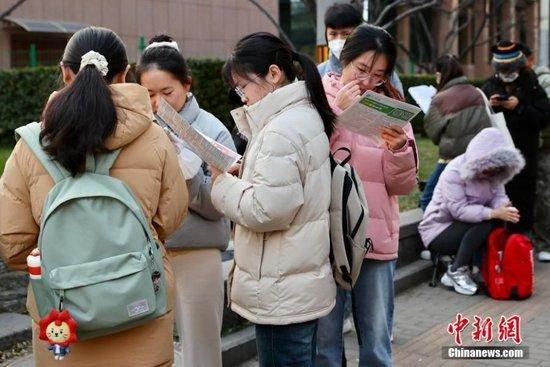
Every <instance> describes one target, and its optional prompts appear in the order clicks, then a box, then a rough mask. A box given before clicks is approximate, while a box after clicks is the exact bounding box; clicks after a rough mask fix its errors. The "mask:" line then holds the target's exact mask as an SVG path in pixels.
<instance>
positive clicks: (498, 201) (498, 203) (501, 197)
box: [490, 185, 521, 214]
mask: <svg viewBox="0 0 550 367" xmlns="http://www.w3.org/2000/svg"><path fill="white" fill-rule="evenodd" d="M509 202H510V198H508V196H507V195H506V190H505V189H504V185H500V186H499V187H498V188H497V190H496V193H495V196H494V197H493V199H492V200H491V204H490V205H491V208H493V209H498V208H502V207H503V206H504V205H506V204H508V203H509ZM520 214H521V213H520Z"/></svg>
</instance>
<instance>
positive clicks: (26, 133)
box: [15, 122, 70, 183]
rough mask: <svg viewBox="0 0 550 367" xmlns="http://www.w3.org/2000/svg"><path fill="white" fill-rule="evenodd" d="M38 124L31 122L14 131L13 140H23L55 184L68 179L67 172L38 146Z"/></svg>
mask: <svg viewBox="0 0 550 367" xmlns="http://www.w3.org/2000/svg"><path fill="white" fill-rule="evenodd" d="M40 130H41V129H40V124H39V123H38V122H31V123H30V124H27V125H25V126H21V127H20V128H18V129H16V130H15V138H16V139H17V140H19V138H21V139H23V140H24V141H25V143H27V145H28V146H29V148H30V149H31V151H32V152H33V153H34V155H35V156H36V158H37V159H38V161H39V162H40V163H41V164H42V166H44V169H45V170H46V171H47V172H48V173H49V174H50V176H51V177H52V179H53V180H54V182H55V183H58V182H59V181H62V180H64V179H65V178H67V177H69V176H70V174H69V172H68V171H67V170H66V169H65V168H63V167H62V166H61V165H60V164H59V163H57V162H56V161H54V160H53V159H52V158H51V157H50V156H49V155H48V154H47V153H46V152H45V151H44V150H43V149H42V146H41V145H40Z"/></svg>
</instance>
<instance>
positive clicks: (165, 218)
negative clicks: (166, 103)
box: [153, 133, 189, 242]
mask: <svg viewBox="0 0 550 367" xmlns="http://www.w3.org/2000/svg"><path fill="white" fill-rule="evenodd" d="M160 139H161V143H162V148H161V149H164V150H165V152H166V153H165V158H164V165H163V168H162V179H161V188H160V198H159V204H158V208H157V212H156V214H155V215H154V217H153V226H154V227H155V229H156V231H157V233H158V235H159V239H160V240H161V241H162V242H164V241H165V240H166V238H168V237H169V236H170V235H171V234H172V233H173V232H174V231H175V230H176V229H178V228H179V226H180V224H181V222H182V221H183V219H184V218H185V216H186V214H187V205H188V200H189V198H188V192H187V186H186V184H185V179H184V178H183V174H182V173H181V169H180V166H179V163H178V158H177V155H176V151H175V150H174V148H173V147H172V143H171V142H170V141H169V140H168V136H166V134H164V133H162V134H160Z"/></svg>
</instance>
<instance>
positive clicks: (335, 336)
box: [317, 25, 418, 366]
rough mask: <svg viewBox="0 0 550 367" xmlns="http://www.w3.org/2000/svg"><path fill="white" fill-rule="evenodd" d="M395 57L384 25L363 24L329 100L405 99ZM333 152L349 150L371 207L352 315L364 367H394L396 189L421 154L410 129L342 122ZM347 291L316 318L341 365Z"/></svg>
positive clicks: (334, 362)
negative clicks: (366, 128)
mask: <svg viewBox="0 0 550 367" xmlns="http://www.w3.org/2000/svg"><path fill="white" fill-rule="evenodd" d="M396 55H397V50H396V45H395V41H394V40H393V38H392V37H391V36H390V34H389V33H388V32H386V31H385V30H383V29H382V28H378V27H374V26H370V25H363V26H360V27H358V28H356V29H355V31H354V32H353V33H352V34H351V35H350V36H349V37H348V39H347V40H346V44H345V45H344V49H343V50H342V53H341V56H340V59H341V61H342V63H343V65H344V68H343V70H342V74H341V75H337V74H333V73H329V74H327V75H325V77H324V78H323V85H324V88H325V92H326V94H327V99H328V101H329V103H330V105H331V107H332V108H333V110H334V111H335V113H336V114H341V113H342V112H343V111H344V110H345V109H346V108H348V107H349V106H350V105H351V104H353V102H354V101H355V100H356V99H357V98H358V97H359V96H360V95H361V94H363V93H364V92H365V91H367V90H373V91H375V92H378V93H381V94H385V95H387V96H390V97H393V98H396V99H402V96H401V95H400V94H399V92H397V91H396V90H395V88H394V87H393V86H392V85H391V83H390V82H389V81H388V77H389V76H390V75H391V73H392V72H393V69H394V66H395V59H396ZM330 147H331V151H333V152H335V151H336V150H337V149H339V148H341V147H345V148H348V149H350V150H351V162H350V163H351V165H352V166H353V167H354V168H355V170H356V171H357V173H358V174H359V176H360V177H361V180H362V182H363V187H364V189H365V194H366V198H367V202H368V206H369V216H370V218H369V224H368V228H367V235H368V237H370V238H371V240H372V242H373V247H372V249H371V250H370V252H368V253H367V255H366V258H365V261H364V263H363V267H362V269H361V274H360V276H359V279H358V280H357V283H356V285H355V287H354V289H353V291H352V293H353V294H352V299H353V310H354V312H353V315H354V321H355V325H356V329H357V332H358V338H360V340H361V342H362V343H360V344H361V345H360V357H359V365H360V366H367V365H368V366H391V365H392V358H391V342H390V338H391V328H392V322H393V301H394V288H393V280H394V269H395V262H396V259H397V249H398V243H399V206H398V201H397V197H398V195H406V194H408V193H409V192H410V191H411V190H412V189H413V188H414V186H415V184H416V172H417V166H418V161H417V156H416V145H415V141H414V135H413V132H412V127H411V126H410V125H407V126H405V128H404V129H403V128H400V127H398V126H391V127H389V128H384V129H382V130H381V131H380V135H379V136H376V137H370V136H362V135H358V134H355V133H353V132H351V131H349V130H346V129H344V128H341V127H340V128H338V129H337V130H336V131H335V133H334V134H333V135H332V137H331V139H330ZM345 302H346V291H345V290H343V289H341V288H339V289H338V294H337V300H336V307H335V308H334V310H333V311H332V312H331V313H330V314H329V315H328V316H326V317H324V318H322V319H321V320H320V322H319V331H318V356H317V364H318V365H319V366H341V365H342V361H341V359H342V355H343V352H342V351H343V341H342V324H343V321H344V314H345Z"/></svg>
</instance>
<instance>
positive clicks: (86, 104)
mask: <svg viewBox="0 0 550 367" xmlns="http://www.w3.org/2000/svg"><path fill="white" fill-rule="evenodd" d="M90 51H94V53H93V54H95V55H98V54H99V55H98V57H100V58H101V60H100V61H98V60H95V61H94V62H95V63H94V62H91V63H90V62H89V63H86V64H84V65H83V66H81V62H82V60H83V59H84V58H86V57H87V55H89V54H90V53H91V52H90ZM83 56H84V58H83ZM102 62H103V63H102ZM127 65H128V59H127V57H126V51H125V48H124V44H123V43H122V41H121V40H120V38H119V37H118V36H117V35H116V34H115V33H114V32H113V31H111V30H109V29H105V28H96V27H88V28H84V29H82V30H80V31H78V32H76V33H75V34H74V35H73V36H72V37H71V39H70V40H69V42H68V43H67V46H66V48H65V52H64V55H63V61H62V67H67V68H69V69H70V70H71V71H72V72H73V73H74V74H75V77H74V80H73V81H72V82H71V83H70V84H68V85H66V86H65V87H64V88H62V89H61V90H60V91H59V92H57V93H56V94H55V95H54V97H53V98H52V100H51V101H49V102H48V104H47V105H46V107H45V109H44V112H43V114H42V121H43V123H44V129H43V130H42V132H41V133H40V143H41V144H42V147H43V148H44V150H45V151H46V152H47V153H48V154H49V155H50V156H52V157H53V158H54V159H55V160H56V161H57V162H58V163H59V164H61V166H63V167H64V168H66V169H67V170H68V171H69V172H70V173H71V175H73V176H75V175H76V174H78V173H81V172H83V171H84V170H85V166H86V163H85V162H86V155H87V154H96V153H100V152H104V151H106V150H107V149H106V147H105V140H106V139H107V138H108V137H109V136H110V135H112V134H113V133H114V132H115V130H116V124H117V111H116V107H115V104H114V102H113V99H112V92H111V89H110V88H109V83H110V82H112V80H113V78H114V76H115V75H117V74H119V73H121V72H124V71H125V70H126V66H127Z"/></svg>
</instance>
